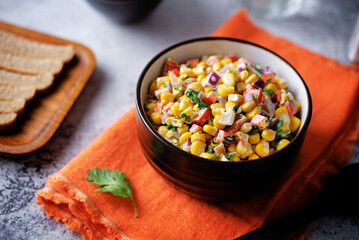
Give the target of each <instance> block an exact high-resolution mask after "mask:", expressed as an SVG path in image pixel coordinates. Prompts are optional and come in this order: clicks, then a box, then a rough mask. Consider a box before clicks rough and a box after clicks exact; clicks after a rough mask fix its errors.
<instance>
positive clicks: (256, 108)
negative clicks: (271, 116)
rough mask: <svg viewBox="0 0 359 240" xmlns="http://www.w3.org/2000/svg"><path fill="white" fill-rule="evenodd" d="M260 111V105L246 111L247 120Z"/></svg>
mask: <svg viewBox="0 0 359 240" xmlns="http://www.w3.org/2000/svg"><path fill="white" fill-rule="evenodd" d="M261 111H262V107H261V106H255V107H254V108H253V109H252V110H251V111H249V112H247V114H246V116H247V118H248V119H249V120H252V118H253V117H254V115H256V114H260V113H261Z"/></svg>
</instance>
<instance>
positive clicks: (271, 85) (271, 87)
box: [264, 83, 278, 96]
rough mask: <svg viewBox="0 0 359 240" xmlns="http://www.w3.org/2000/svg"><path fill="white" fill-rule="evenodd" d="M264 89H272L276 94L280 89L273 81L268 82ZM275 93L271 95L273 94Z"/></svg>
mask: <svg viewBox="0 0 359 240" xmlns="http://www.w3.org/2000/svg"><path fill="white" fill-rule="evenodd" d="M264 89H270V90H272V92H273V94H275V93H276V92H277V90H278V88H277V87H276V85H274V84H273V83H268V84H267V85H266V86H265V87H264ZM273 94H272V95H271V96H273Z"/></svg>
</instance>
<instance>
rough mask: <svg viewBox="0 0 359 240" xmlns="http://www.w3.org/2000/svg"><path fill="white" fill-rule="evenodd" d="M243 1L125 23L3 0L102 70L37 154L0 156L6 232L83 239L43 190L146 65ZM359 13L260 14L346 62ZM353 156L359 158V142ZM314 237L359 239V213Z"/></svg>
mask: <svg viewBox="0 0 359 240" xmlns="http://www.w3.org/2000/svg"><path fill="white" fill-rule="evenodd" d="M241 6H242V2H241V1H236V0H223V1H221V2H220V1H215V0H211V1H209V0H206V1H200V0H192V1H189V0H185V1H184V0H183V1H176V0H164V1H163V2H162V3H161V4H160V5H159V7H158V8H157V9H156V10H155V11H154V12H153V14H152V15H150V17H149V18H147V19H146V21H143V22H140V23H136V24H131V25H119V24H116V23H113V22H111V21H109V20H108V19H107V18H106V17H105V16H102V15H101V14H99V13H98V12H96V11H95V10H94V9H92V8H91V7H90V6H89V5H88V4H87V3H86V1H83V0H82V1H80V0H77V1H74V0H72V1H71V0H62V1H58V0H27V1H23V0H11V1H8V0H0V19H1V20H4V21H7V22H10V23H13V24H17V25H21V26H24V27H28V28H32V29H34V30H38V31H41V32H45V33H49V34H53V35H57V36H59V37H62V38H67V39H71V40H74V41H78V42H81V43H84V44H85V45H87V46H88V47H90V48H91V49H92V50H93V51H94V53H95V55H96V58H97V68H96V70H95V72H94V75H93V76H92V77H91V79H90V80H89V82H88V84H87V86H86V87H85V89H84V91H83V92H82V94H81V95H80V97H79V99H78V100H77V101H76V103H75V105H74V106H73V108H72V109H71V111H70V112H69V114H68V116H67V117H66V119H65V120H64V122H63V123H62V124H61V126H60V128H59V130H58V131H57V132H56V134H55V135H54V137H53V138H52V139H51V140H50V142H49V143H48V144H47V145H46V147H45V148H44V149H43V150H42V151H41V152H39V153H37V154H36V155H35V156H32V157H26V158H23V159H10V158H5V157H1V158H0V166H1V167H0V239H9V240H10V239H80V236H79V235H78V234H76V233H73V232H72V231H70V230H68V229H67V228H66V227H65V226H64V224H60V223H57V222H56V221H54V220H53V219H50V218H48V217H47V216H46V215H45V214H44V213H43V212H42V211H41V209H40V207H39V206H37V205H36V203H35V192H36V191H37V190H39V189H41V188H42V187H43V186H44V185H45V183H46V180H47V178H48V176H49V175H50V174H53V173H55V172H57V171H58V170H59V169H60V168H61V167H62V166H64V165H65V164H66V163H67V162H68V161H69V160H71V159H72V158H73V157H74V156H75V155H76V154H78V153H79V152H80V151H81V150H82V149H83V148H85V147H86V146H87V145H88V144H89V143H90V142H91V141H92V140H93V139H94V138H95V137H96V136H97V135H98V134H99V133H100V132H101V131H102V130H103V129H105V128H106V127H107V126H108V125H109V124H111V123H112V122H114V121H115V120H116V119H117V118H118V117H120V116H121V114H123V113H124V112H125V111H126V110H127V109H129V108H130V107H131V106H132V105H133V103H134V95H135V85H136V81H137V78H138V76H139V74H140V71H141V70H142V68H143V67H144V66H145V64H146V63H147V62H148V61H149V60H150V59H151V58H152V57H153V56H154V55H155V54H156V53H157V52H159V51H160V50H162V49H164V48H165V47H167V46H169V45H171V44H173V43H176V42H178V41H182V40H185V39H189V38H194V37H199V36H206V35H208V34H209V33H211V32H212V31H213V30H214V29H216V28H217V27H218V26H219V25H220V24H221V23H223V22H224V21H225V20H226V19H227V18H229V17H230V16H231V15H232V14H233V13H235V12H236V11H237V10H238V9H239V8H240V7H241ZM358 16H359V1H358V0H350V1H349V0H347V1H335V0H332V1H326V0H304V2H303V8H302V10H301V11H300V13H299V14H297V15H295V16H292V17H289V18H286V19H276V20H264V19H260V18H255V19H254V20H255V22H256V23H257V24H258V25H260V26H263V27H265V28H266V29H267V30H268V31H270V32H272V33H274V34H277V35H280V36H283V37H285V38H287V39H290V40H291V41H294V42H296V43H298V44H299V45H302V46H304V47H306V48H308V49H310V50H312V51H315V52H319V53H322V54H324V55H326V56H328V57H331V58H334V59H337V60H338V61H340V62H344V63H346V62H347V61H348V60H347V45H348V41H349V38H350V35H351V33H352V31H353V29H354V24H355V22H356V18H357V17H358ZM313 67H314V68H315V66H313ZM350 161H359V148H358V143H357V144H356V148H355V151H354V153H353V156H352V158H351V160H350ZM307 239H359V217H358V216H357V217H345V216H328V217H325V218H321V219H319V220H317V221H316V222H314V223H313V225H312V227H311V230H310V233H309V235H308V236H307Z"/></svg>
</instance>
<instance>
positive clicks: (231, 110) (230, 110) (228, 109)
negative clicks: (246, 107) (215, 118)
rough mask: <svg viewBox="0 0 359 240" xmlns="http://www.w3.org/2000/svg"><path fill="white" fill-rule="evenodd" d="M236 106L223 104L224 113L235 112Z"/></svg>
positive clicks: (230, 103)
mask: <svg viewBox="0 0 359 240" xmlns="http://www.w3.org/2000/svg"><path fill="white" fill-rule="evenodd" d="M236 106H237V107H238V105H237V104H236V103H235V102H231V101H228V102H226V104H225V109H226V112H236V110H235V107H236Z"/></svg>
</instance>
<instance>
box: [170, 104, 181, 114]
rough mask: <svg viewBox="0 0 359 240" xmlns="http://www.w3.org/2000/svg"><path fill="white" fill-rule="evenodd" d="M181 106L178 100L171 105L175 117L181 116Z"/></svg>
mask: <svg viewBox="0 0 359 240" xmlns="http://www.w3.org/2000/svg"><path fill="white" fill-rule="evenodd" d="M179 106H180V104H179V103H178V102H175V103H174V104H173V105H172V106H171V112H172V114H173V115H175V117H179V116H180V113H181V112H180V110H179Z"/></svg>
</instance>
